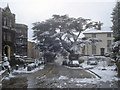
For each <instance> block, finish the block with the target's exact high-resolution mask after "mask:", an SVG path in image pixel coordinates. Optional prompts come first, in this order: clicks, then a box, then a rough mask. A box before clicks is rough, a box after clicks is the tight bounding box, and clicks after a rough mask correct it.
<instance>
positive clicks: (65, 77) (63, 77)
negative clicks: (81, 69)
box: [59, 76, 68, 80]
mask: <svg viewBox="0 0 120 90" xmlns="http://www.w3.org/2000/svg"><path fill="white" fill-rule="evenodd" d="M65 79H68V77H67V76H60V77H59V80H65Z"/></svg>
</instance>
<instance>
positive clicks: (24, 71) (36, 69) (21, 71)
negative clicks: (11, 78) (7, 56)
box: [13, 65, 45, 73]
mask: <svg viewBox="0 0 120 90" xmlns="http://www.w3.org/2000/svg"><path fill="white" fill-rule="evenodd" d="M44 67H45V66H44V65H40V66H38V67H37V68H35V69H33V70H31V71H27V67H26V68H25V69H24V68H23V67H22V68H19V69H18V70H13V73H34V72H36V71H38V70H42V69H44Z"/></svg>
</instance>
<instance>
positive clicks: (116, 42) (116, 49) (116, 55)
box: [112, 1, 120, 77]
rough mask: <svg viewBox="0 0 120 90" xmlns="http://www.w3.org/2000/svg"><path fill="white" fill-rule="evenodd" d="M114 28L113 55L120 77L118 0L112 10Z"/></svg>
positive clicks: (119, 5) (119, 6) (119, 10)
mask: <svg viewBox="0 0 120 90" xmlns="http://www.w3.org/2000/svg"><path fill="white" fill-rule="evenodd" d="M112 23H113V26H112V30H113V35H114V38H115V39H114V45H113V55H114V57H113V58H114V59H115V62H116V66H117V71H118V76H119V77H120V1H117V3H116V6H115V8H114V9H113V12H112Z"/></svg>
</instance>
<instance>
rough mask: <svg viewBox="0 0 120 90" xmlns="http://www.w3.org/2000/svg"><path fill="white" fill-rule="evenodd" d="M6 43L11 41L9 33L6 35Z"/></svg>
mask: <svg viewBox="0 0 120 90" xmlns="http://www.w3.org/2000/svg"><path fill="white" fill-rule="evenodd" d="M7 41H11V33H7Z"/></svg>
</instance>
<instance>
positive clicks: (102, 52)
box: [100, 48, 105, 56]
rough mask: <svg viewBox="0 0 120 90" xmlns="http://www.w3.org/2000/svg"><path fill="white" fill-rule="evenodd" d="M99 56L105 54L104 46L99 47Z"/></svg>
mask: <svg viewBox="0 0 120 90" xmlns="http://www.w3.org/2000/svg"><path fill="white" fill-rule="evenodd" d="M100 52H101V56H104V54H105V48H100Z"/></svg>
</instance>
